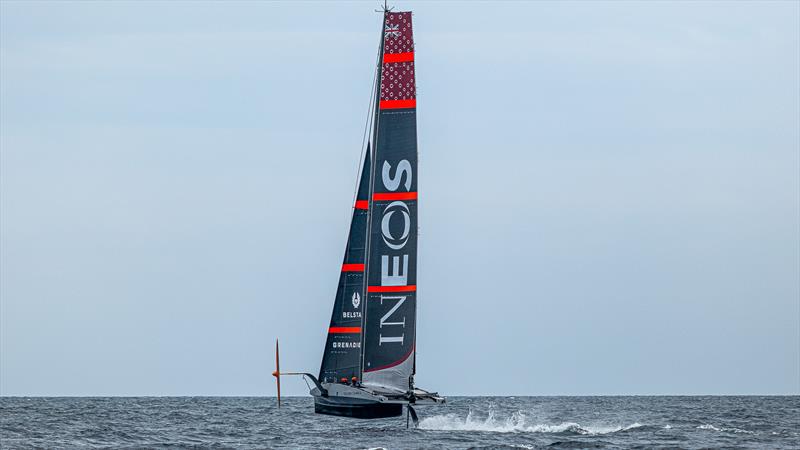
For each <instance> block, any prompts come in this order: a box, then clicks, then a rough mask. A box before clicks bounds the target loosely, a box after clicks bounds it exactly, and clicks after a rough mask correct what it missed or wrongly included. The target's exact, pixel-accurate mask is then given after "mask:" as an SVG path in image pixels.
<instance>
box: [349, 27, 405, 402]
mask: <svg viewBox="0 0 800 450" xmlns="http://www.w3.org/2000/svg"><path fill="white" fill-rule="evenodd" d="M381 48H382V58H381V70H380V78H379V80H378V89H379V97H378V99H377V105H376V106H377V108H376V116H375V117H376V121H375V123H376V126H375V129H374V135H373V144H374V148H373V163H372V170H371V182H370V193H371V198H370V200H371V205H370V206H371V210H370V214H371V215H370V218H369V225H368V227H369V236H368V248H367V252H368V254H367V263H366V269H367V286H366V290H367V301H366V305H365V312H364V321H363V328H364V330H363V332H364V333H363V339H362V345H363V361H362V371H363V376H362V378H363V383H364V384H365V385H371V386H376V387H382V388H388V389H391V390H397V391H402V392H406V391H408V390H409V388H410V387H411V385H412V383H413V380H412V376H413V373H414V351H415V337H416V332H415V331H416V306H417V305H416V297H417V296H416V289H417V287H416V284H417V121H416V89H415V81H414V78H415V77H414V41H413V34H412V26H411V13H410V12H396V13H394V12H388V11H387V12H385V13H384V23H383V41H382V45H381Z"/></svg>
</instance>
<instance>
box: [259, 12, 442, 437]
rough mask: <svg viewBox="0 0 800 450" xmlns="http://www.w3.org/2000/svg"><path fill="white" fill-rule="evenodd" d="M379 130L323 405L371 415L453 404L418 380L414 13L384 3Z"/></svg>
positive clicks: (352, 241)
mask: <svg viewBox="0 0 800 450" xmlns="http://www.w3.org/2000/svg"><path fill="white" fill-rule="evenodd" d="M375 71H376V74H375V76H376V82H375V83H374V86H373V98H372V99H371V102H370V103H371V111H370V114H369V117H368V124H367V126H368V127H369V129H370V134H369V140H368V143H367V146H366V152H365V156H364V158H363V159H364V163H363V166H362V168H361V173H360V180H359V183H358V189H357V195H356V200H355V204H354V205H353V215H352V220H351V223H350V234H349V236H348V239H347V245H346V249H345V254H344V260H343V262H342V267H341V273H340V276H339V285H338V288H337V290H336V297H335V300H334V304H333V313H332V315H331V320H330V325H329V327H328V336H327V340H326V343H325V350H324V353H323V357H322V365H321V367H320V370H319V374H318V375H316V376H315V375H313V374H310V373H304V372H281V371H280V366H279V361H278V357H277V355H278V349H277V343H276V371H275V372H274V373H273V375H275V376H276V378H277V382H278V399H279V400H278V401H279V402H280V377H281V376H282V375H304V376H305V377H306V378H307V379H309V380H311V381H312V382H313V388H312V389H311V395H312V396H313V397H314V411H315V412H316V413H320V414H330V415H336V416H347V417H354V418H361V419H374V418H381V417H394V416H400V415H402V413H403V407H404V406H405V407H407V411H408V413H409V415H410V416H411V417H412V418H413V419H414V421H415V422H416V413H415V412H414V409H413V407H412V405H416V404H420V403H432V404H436V403H444V401H445V399H444V398H443V397H441V396H439V395H438V394H437V393H434V392H428V391H426V390H423V389H420V388H418V387H417V386H416V385H415V384H414V375H415V374H416V370H417V366H416V348H417V347H416V319H417V213H418V191H417V184H418V181H419V180H418V176H417V109H416V108H417V100H416V88H415V76H414V39H413V30H412V14H411V12H393V11H391V10H388V9H386V8H384V11H383V23H382V30H381V40H380V52H379V58H378V62H377V65H376V68H375Z"/></svg>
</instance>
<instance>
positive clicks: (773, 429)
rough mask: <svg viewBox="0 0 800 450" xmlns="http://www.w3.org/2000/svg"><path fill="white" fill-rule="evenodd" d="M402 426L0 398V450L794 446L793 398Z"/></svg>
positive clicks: (547, 407)
mask: <svg viewBox="0 0 800 450" xmlns="http://www.w3.org/2000/svg"><path fill="white" fill-rule="evenodd" d="M417 411H418V413H419V416H420V424H419V427H418V428H416V429H413V428H412V429H406V420H405V417H403V418H399V417H397V418H391V419H379V420H358V419H347V418H339V417H330V416H322V415H317V414H314V412H313V401H312V399H311V398H310V397H291V398H286V399H284V402H283V407H282V408H281V409H278V408H277V405H276V401H275V399H274V398H270V397H244V398H242V397H239V398H237V397H130V398H120V397H97V398H87V397H72V398H42V397H39V398H22V397H4V398H0V447H2V448H4V449H5V448H9V449H11V448H29V447H39V448H77V447H84V448H85V447H95V448H103V447H109V448H111V447H113V448H163V447H173V448H313V449H321V448H334V449H340V448H352V449H375V448H386V449H416V448H425V449H427V448H487V449H488V448H497V449H501V448H548V449H563V448H569V449H579V448H770V449H789V448H800V397H798V396H792V397H451V398H449V399H448V403H447V404H446V405H443V406H428V407H418V408H417Z"/></svg>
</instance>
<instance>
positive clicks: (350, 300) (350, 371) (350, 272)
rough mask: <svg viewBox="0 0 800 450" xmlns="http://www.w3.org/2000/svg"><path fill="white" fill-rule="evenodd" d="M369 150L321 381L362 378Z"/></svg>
mask: <svg viewBox="0 0 800 450" xmlns="http://www.w3.org/2000/svg"><path fill="white" fill-rule="evenodd" d="M370 166H371V164H370V151H369V147H367V154H366V157H365V159H364V167H363V168H362V170H361V181H360V182H359V184H358V194H357V196H356V203H355V205H354V208H353V218H352V220H351V222H350V235H349V236H348V239H347V247H346V249H345V253H344V261H343V262H342V271H341V274H340V275H339V286H338V288H337V289H336V300H335V301H334V303H333V313H332V314H331V324H330V326H329V327H328V339H327V342H326V343H325V352H324V354H323V356H322V367H321V368H320V370H319V380H320V381H321V382H329V383H331V382H337V381H340V380H341V379H342V378H346V379H347V380H348V382H349V381H350V380H351V379H352V378H353V377H357V378H358V379H360V378H361V374H360V371H361V321H362V314H363V311H364V303H365V302H364V264H365V259H366V258H365V256H366V242H367V211H368V206H369V180H370V176H369V173H370Z"/></svg>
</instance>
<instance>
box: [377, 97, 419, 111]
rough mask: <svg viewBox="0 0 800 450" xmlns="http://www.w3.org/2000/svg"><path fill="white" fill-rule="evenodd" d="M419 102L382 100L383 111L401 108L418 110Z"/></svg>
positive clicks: (411, 100)
mask: <svg viewBox="0 0 800 450" xmlns="http://www.w3.org/2000/svg"><path fill="white" fill-rule="evenodd" d="M416 107H417V100H416V99H413V98H412V99H410V100H381V104H380V108H381V109H400V108H416Z"/></svg>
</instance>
